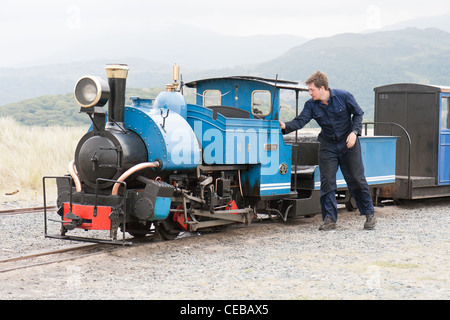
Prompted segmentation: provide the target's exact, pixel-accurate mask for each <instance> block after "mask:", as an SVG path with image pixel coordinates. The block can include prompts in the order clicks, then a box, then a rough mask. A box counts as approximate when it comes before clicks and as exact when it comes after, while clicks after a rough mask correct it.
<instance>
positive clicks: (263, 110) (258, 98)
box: [252, 90, 272, 116]
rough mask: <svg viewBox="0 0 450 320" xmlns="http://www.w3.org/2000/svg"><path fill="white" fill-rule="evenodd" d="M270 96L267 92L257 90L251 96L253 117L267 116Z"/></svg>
mask: <svg viewBox="0 0 450 320" xmlns="http://www.w3.org/2000/svg"><path fill="white" fill-rule="evenodd" d="M271 96H272V95H271V94H270V92H269V91H265V90H257V91H253V94H252V114H254V115H255V116H267V115H268V114H270V111H271V108H270V106H271V104H272V99H271Z"/></svg>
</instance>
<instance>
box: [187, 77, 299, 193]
mask: <svg viewBox="0 0 450 320" xmlns="http://www.w3.org/2000/svg"><path fill="white" fill-rule="evenodd" d="M290 84H292V83H290ZM284 85H286V83H284ZM195 87H196V88H197V105H192V104H188V112H187V120H188V122H189V124H190V125H191V127H192V128H193V129H194V132H195V134H196V136H197V138H198V139H199V141H200V143H201V145H202V149H203V161H204V163H205V164H208V165H213V164H222V165H238V164H248V165H251V166H250V169H249V170H246V171H244V172H242V175H241V180H242V186H243V192H244V195H245V196H271V195H283V194H289V193H290V192H291V162H292V146H291V145H286V144H285V142H284V138H283V135H282V133H281V131H280V126H279V123H278V120H277V119H278V112H279V94H280V89H281V87H278V86H277V87H275V86H274V83H271V82H270V81H261V79H257V80H254V79H248V78H242V77H230V78H216V79H206V80H200V81H197V82H196V83H195ZM291 89H292V88H291ZM205 90H219V91H220V94H221V95H222V97H221V103H220V104H221V105H224V106H229V107H235V108H239V109H241V110H244V111H247V112H249V114H250V118H248V119H244V118H227V117H224V116H223V115H221V114H220V113H218V114H217V115H214V112H213V111H212V110H211V109H209V108H206V107H204V106H203V93H204V91H205ZM255 91H268V92H269V93H270V94H271V95H270V97H271V104H272V103H273V105H274V107H273V108H271V112H270V113H269V114H268V115H267V116H265V117H264V118H263V119H258V118H256V117H255V115H253V114H252V110H251V105H252V95H253V93H254V92H255ZM273 95H275V99H273ZM271 119H273V120H271Z"/></svg>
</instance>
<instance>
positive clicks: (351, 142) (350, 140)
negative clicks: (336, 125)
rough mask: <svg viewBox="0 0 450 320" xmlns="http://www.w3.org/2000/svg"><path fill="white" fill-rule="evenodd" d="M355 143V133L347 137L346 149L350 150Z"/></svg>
mask: <svg viewBox="0 0 450 320" xmlns="http://www.w3.org/2000/svg"><path fill="white" fill-rule="evenodd" d="M355 143H356V133H354V132H352V133H350V134H349V135H348V137H347V148H351V147H353V146H354V145H355Z"/></svg>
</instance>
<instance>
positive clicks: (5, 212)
mask: <svg viewBox="0 0 450 320" xmlns="http://www.w3.org/2000/svg"><path fill="white" fill-rule="evenodd" d="M49 209H56V206H52V207H47V210H49ZM42 211H44V207H33V208H20V209H8V210H0V216H8V215H14V214H24V213H41V212H42Z"/></svg>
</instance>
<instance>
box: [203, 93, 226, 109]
mask: <svg viewBox="0 0 450 320" xmlns="http://www.w3.org/2000/svg"><path fill="white" fill-rule="evenodd" d="M221 105H222V93H221V92H220V90H205V91H204V92H203V106H204V107H210V106H221Z"/></svg>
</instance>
